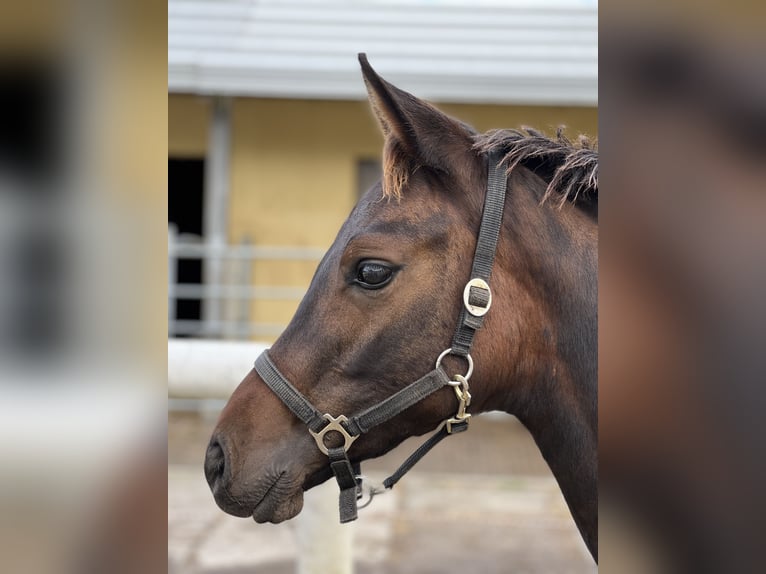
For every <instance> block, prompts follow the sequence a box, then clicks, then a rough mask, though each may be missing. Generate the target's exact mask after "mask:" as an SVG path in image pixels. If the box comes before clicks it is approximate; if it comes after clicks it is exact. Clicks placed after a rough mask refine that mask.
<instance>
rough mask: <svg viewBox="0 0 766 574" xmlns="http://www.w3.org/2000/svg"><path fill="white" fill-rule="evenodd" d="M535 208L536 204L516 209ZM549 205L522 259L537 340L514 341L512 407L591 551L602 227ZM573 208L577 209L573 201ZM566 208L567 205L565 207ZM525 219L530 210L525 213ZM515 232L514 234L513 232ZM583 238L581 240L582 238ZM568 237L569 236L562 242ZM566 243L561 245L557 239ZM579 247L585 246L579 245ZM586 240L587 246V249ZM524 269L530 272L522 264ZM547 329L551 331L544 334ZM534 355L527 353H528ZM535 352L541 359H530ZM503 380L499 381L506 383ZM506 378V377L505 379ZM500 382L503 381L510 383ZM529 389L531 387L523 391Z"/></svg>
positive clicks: (594, 529)
mask: <svg viewBox="0 0 766 574" xmlns="http://www.w3.org/2000/svg"><path fill="white" fill-rule="evenodd" d="M516 207H517V209H525V208H526V209H532V207H531V206H529V205H527V206H516ZM534 208H535V209H538V210H542V211H538V212H531V211H528V212H527V213H532V214H533V215H531V217H534V218H539V220H534V221H527V222H526V223H527V225H530V224H531V225H530V227H531V228H532V229H535V230H536V233H535V236H534V237H529V238H527V239H528V241H529V243H528V244H527V245H520V243H519V242H520V241H524V239H523V238H520V237H519V236H517V237H516V238H515V245H513V246H509V248H515V249H517V250H519V249H522V250H523V249H526V250H527V252H526V253H524V257H522V259H523V260H525V261H534V262H535V265H536V268H534V269H527V273H528V275H529V276H528V277H527V278H525V281H526V284H527V285H535V287H534V288H533V289H530V288H527V291H526V293H527V295H528V298H529V300H530V301H531V303H530V305H531V307H530V308H528V309H525V310H522V311H523V312H525V317H523V318H519V319H518V320H519V321H528V323H527V324H526V327H525V328H526V329H528V331H525V330H524V328H522V330H521V332H522V333H529V334H530V339H536V342H531V343H529V345H530V347H529V348H526V347H524V345H525V343H524V342H520V341H518V340H515V341H514V340H513V337H514V334H510V337H509V338H508V340H507V341H506V343H507V345H508V348H509V352H510V353H513V352H514V351H513V350H512V349H516V351H515V352H516V353H519V354H520V356H519V357H516V361H518V363H519V364H521V365H527V366H521V367H519V366H517V367H516V368H514V371H513V372H514V377H519V378H521V379H524V380H513V381H503V382H502V383H505V385H504V386H505V389H507V390H506V397H507V398H506V401H505V405H504V406H505V407H506V408H505V410H506V411H508V412H510V413H511V414H514V415H516V416H518V417H519V419H520V420H521V421H522V422H523V423H524V424H525V426H527V428H528V429H529V430H530V432H531V434H532V436H533V437H534V439H535V441H536V443H537V445H538V446H539V448H540V451H541V452H542V454H543V456H544V458H545V460H546V461H547V462H548V465H549V466H550V468H551V471H552V472H553V474H554V475H555V477H556V479H557V481H558V483H559V485H560V487H561V490H562V492H563V494H564V497H565V499H566V501H567V504H568V505H569V508H570V510H571V512H572V515H573V517H574V519H575V522H576V523H577V526H578V528H579V529H580V532H581V533H582V535H583V538H584V539H585V541H586V544H587V545H588V547H589V549H590V550H591V552H592V553H593V555H594V556H595V555H596V552H597V530H598V522H597V521H598V518H597V516H598V485H597V480H598V455H597V447H598V437H597V435H598V429H597V425H598V412H597V408H598V386H597V385H598V382H597V344H598V338H597V333H598V325H597V281H598V278H597V275H598V266H597V253H596V251H597V249H596V234H595V230H594V229H589V230H588V231H587V232H586V233H585V234H582V233H581V232H582V228H581V227H579V226H580V225H589V226H590V225H594V224H593V223H591V222H589V221H587V220H583V219H582V217H581V214H578V213H576V212H570V213H569V215H567V214H566V213H562V212H561V211H559V212H555V211H551V210H548V211H545V210H543V208H540V207H539V206H537V205H535V206H534ZM567 208H568V209H575V208H573V207H571V206H567ZM562 211H563V210H562ZM521 216H522V217H523V214H522V215H521ZM508 231H509V232H511V233H513V231H511V230H508ZM575 234H577V235H578V236H577V237H575V236H574V235H575ZM562 238H565V239H562ZM557 241H558V242H559V244H557V243H556V242H557ZM572 245H579V247H578V248H576V249H573V248H571V246H572ZM582 245H586V246H587V247H586V248H585V249H583V248H582ZM516 271H517V272H518V273H520V274H522V273H523V271H521V270H519V269H518V268H517V269H516ZM540 333H547V335H544V336H541V335H540ZM521 355H526V356H521ZM529 356H531V357H533V359H532V360H529ZM498 382H499V381H498ZM499 383H500V382H499ZM502 383H500V384H502ZM522 389H523V390H522Z"/></svg>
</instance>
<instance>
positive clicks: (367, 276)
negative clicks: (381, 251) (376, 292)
mask: <svg viewBox="0 0 766 574" xmlns="http://www.w3.org/2000/svg"><path fill="white" fill-rule="evenodd" d="M393 274H394V270H393V269H391V268H390V267H388V266H387V265H385V264H383V263H379V262H377V261H362V262H361V263H360V264H359V266H358V267H357V268H356V282H357V283H358V284H359V285H360V286H362V287H364V288H365V289H380V288H381V287H383V286H384V285H385V284H386V283H388V282H389V281H390V280H391V277H392V276H393Z"/></svg>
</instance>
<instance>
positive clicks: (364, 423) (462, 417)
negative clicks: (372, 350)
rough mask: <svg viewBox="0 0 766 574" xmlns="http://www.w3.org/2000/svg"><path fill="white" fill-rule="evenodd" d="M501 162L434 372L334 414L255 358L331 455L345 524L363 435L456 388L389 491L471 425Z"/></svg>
mask: <svg viewBox="0 0 766 574" xmlns="http://www.w3.org/2000/svg"><path fill="white" fill-rule="evenodd" d="M500 164H501V158H500V157H499V156H490V157H489V165H488V178H487V193H486V196H485V198H484V211H483V213H482V219H481V227H480V229H479V236H478V239H477V242H476V251H475V254H474V259H473V265H472V267H471V276H470V280H469V281H468V282H467V283H466V286H465V289H464V290H463V308H462V309H461V311H460V318H459V320H458V324H457V328H456V329H455V334H454V336H453V338H452V346H451V347H450V348H449V349H447V350H446V351H444V352H443V353H442V354H441V355H439V358H438V359H437V360H436V365H435V367H434V369H433V370H432V371H430V372H428V373H427V374H426V375H424V376H423V377H421V378H420V379H418V380H417V381H415V382H413V383H410V384H409V385H407V386H406V387H404V388H403V389H402V390H400V391H398V392H397V393H395V394H394V395H392V396H390V397H388V398H387V399H385V400H384V401H382V402H380V403H378V404H376V405H373V406H371V407H369V408H368V409H366V410H363V411H362V412H360V413H357V414H356V415H354V416H351V417H346V416H344V415H339V416H337V417H333V416H332V415H330V414H328V413H324V414H323V413H321V412H319V411H318V410H317V409H316V408H315V407H314V405H312V404H311V402H309V400H308V399H307V398H306V397H304V396H303V395H302V394H301V393H300V391H298V389H296V388H295V387H294V386H293V385H292V384H291V383H290V381H289V380H288V379H287V378H286V377H285V376H284V375H283V374H282V373H280V372H279V369H277V367H276V365H274V363H273V362H272V360H271V358H270V357H269V354H268V351H264V352H263V353H262V354H261V355H260V356H259V357H258V359H257V360H256V361H255V370H256V371H257V372H258V374H259V375H260V377H261V378H262V379H263V381H264V382H265V383H266V385H268V387H269V388H270V389H271V390H272V391H273V392H274V394H275V395H277V397H279V398H280V399H281V400H282V402H284V403H285V405H286V406H287V407H288V408H289V409H290V411H292V413H293V414H294V415H295V416H296V417H298V419H300V420H301V421H302V422H303V423H304V424H305V425H306V426H307V427H308V430H309V432H310V433H311V435H312V436H313V437H314V439H315V440H316V443H317V447H318V448H319V450H320V451H322V453H324V454H326V455H327V457H328V458H329V462H330V468H331V470H332V472H333V475H334V476H335V479H336V481H337V482H338V487H339V488H340V503H339V508H340V521H341V522H351V521H352V520H356V518H357V502H358V500H359V499H360V498H361V496H362V477H361V476H360V466H359V463H356V464H352V463H351V461H350V460H349V457H348V450H349V449H350V448H351V445H352V444H353V443H354V441H355V440H356V439H357V438H359V436H361V435H362V434H364V433H367V432H369V431H370V430H371V429H373V428H375V427H376V426H378V425H381V424H383V423H385V422H388V421H389V420H391V419H392V418H393V417H395V416H396V415H398V414H399V413H401V412H403V411H405V410H407V409H408V408H410V407H411V406H413V405H415V404H417V403H419V402H420V401H422V400H423V399H425V398H426V397H428V396H430V395H431V394H433V393H434V392H436V391H438V390H439V389H441V388H443V387H446V386H451V387H452V389H453V390H454V392H455V397H456V398H457V401H458V408H457V412H456V413H455V415H454V416H453V417H451V418H449V419H447V420H445V421H443V422H442V423H441V424H440V425H439V427H438V428H437V430H436V431H435V432H434V434H433V435H431V437H430V438H429V439H428V440H427V441H426V442H424V443H423V444H422V445H421V446H420V447H419V448H418V449H417V450H416V451H415V452H414V453H412V454H411V455H410V456H409V458H407V460H405V461H404V462H403V463H402V465H401V466H400V467H399V468H398V469H397V470H396V471H395V472H394V473H393V474H392V475H391V476H389V477H388V478H386V479H385V480H384V481H383V487H384V489H390V488H392V487H393V486H394V485H395V484H396V483H397V482H398V481H399V479H401V478H402V477H403V476H404V475H405V474H406V473H407V472H408V471H409V470H410V469H411V468H412V467H413V466H415V463H417V462H418V461H419V460H420V459H421V458H423V456H425V455H426V454H427V453H428V451H430V450H431V449H432V448H433V447H434V446H436V445H437V444H438V443H439V442H440V441H441V440H442V439H444V438H445V437H447V436H449V435H451V434H456V433H459V432H463V431H465V430H467V429H468V422H469V419H470V417H471V415H470V414H468V413H467V412H466V410H467V408H468V406H470V404H471V394H470V392H469V387H468V380H469V379H470V378H471V374H472V373H473V359H472V358H471V355H470V350H471V345H472V344H473V339H474V335H475V334H476V331H477V330H478V329H480V328H481V326H482V323H483V321H484V315H486V313H487V311H489V308H490V306H491V305H492V291H491V290H490V288H489V280H490V276H491V274H492V266H493V263H494V259H495V252H496V250H497V241H498V237H499V235H500V226H501V223H502V220H503V206H504V205H505V194H506V185H507V176H506V173H505V169H504V168H503V167H502V166H501V165H500ZM447 355H457V356H460V357H463V358H464V359H465V360H466V361H467V363H468V371H467V372H466V373H465V375H455V376H454V377H452V378H450V377H449V376H448V375H447V373H446V372H445V371H444V369H443V368H442V366H441V362H442V359H443V358H444V357H445V356H447ZM329 433H337V434H339V435H340V436H341V438H342V439H343V444H342V445H341V446H337V447H328V446H327V444H326V443H325V437H326V435H327V434H329ZM379 492H381V491H380V490H376V489H374V488H373V489H371V490H370V499H371V498H372V496H374V495H375V494H377V493H379Z"/></svg>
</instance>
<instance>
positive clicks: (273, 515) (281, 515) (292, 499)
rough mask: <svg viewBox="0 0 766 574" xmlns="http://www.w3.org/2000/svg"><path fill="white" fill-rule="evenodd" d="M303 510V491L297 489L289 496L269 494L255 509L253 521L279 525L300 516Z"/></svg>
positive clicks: (272, 492)
mask: <svg viewBox="0 0 766 574" xmlns="http://www.w3.org/2000/svg"><path fill="white" fill-rule="evenodd" d="M302 509H303V490H302V489H300V488H299V489H297V490H296V491H295V492H294V493H291V494H289V495H287V496H285V495H283V494H281V493H275V492H274V491H271V492H269V493H268V494H267V495H266V496H265V497H264V498H263V499H262V500H261V501H260V502H259V503H258V504H256V506H255V508H254V509H253V520H255V521H256V522H257V523H259V524H263V523H264V522H271V523H272V524H279V523H280V522H284V521H285V520H290V519H291V518H295V517H296V516H298V514H299V513H300V511H301V510H302Z"/></svg>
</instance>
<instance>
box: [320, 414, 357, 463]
mask: <svg viewBox="0 0 766 574" xmlns="http://www.w3.org/2000/svg"><path fill="white" fill-rule="evenodd" d="M322 416H323V417H324V418H325V419H326V420H327V421H328V422H327V424H326V425H325V426H324V428H322V430H320V431H319V432H314V431H313V430H311V429H309V432H310V433H311V436H313V437H314V440H315V441H316V443H317V446H318V447H319V450H321V451H322V452H323V453H324V454H330V453H329V451H328V450H327V446H325V444H324V435H326V434H327V433H328V432H330V431H336V432H339V433H340V434H341V435H343V441H344V442H343V451H344V452H348V449H349V448H350V447H351V445H352V444H353V443H354V441H355V440H356V439H358V438H359V437H358V436H351V435H350V434H348V431H347V430H346V429H345V428H344V427H343V425H341V423H347V422H348V419H347V418H346V416H345V415H339V416H338V417H337V418H336V417H333V416H332V415H331V414H328V413H325V414H324V415H322Z"/></svg>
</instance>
